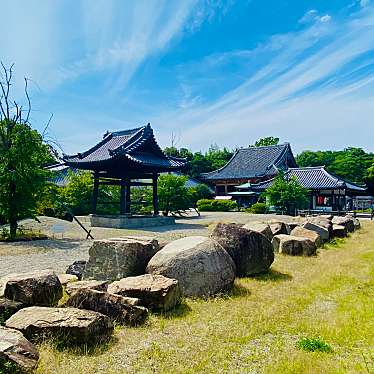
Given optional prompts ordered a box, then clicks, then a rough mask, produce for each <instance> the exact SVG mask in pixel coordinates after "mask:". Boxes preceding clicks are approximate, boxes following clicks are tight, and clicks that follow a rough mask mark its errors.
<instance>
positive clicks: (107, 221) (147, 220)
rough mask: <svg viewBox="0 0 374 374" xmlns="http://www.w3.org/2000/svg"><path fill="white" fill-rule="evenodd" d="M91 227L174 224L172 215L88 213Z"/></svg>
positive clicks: (127, 227) (132, 227) (115, 227)
mask: <svg viewBox="0 0 374 374" xmlns="http://www.w3.org/2000/svg"><path fill="white" fill-rule="evenodd" d="M90 220H91V227H109V228H114V229H135V228H142V227H156V226H169V225H175V218H174V217H164V216H154V217H153V216H149V217H136V216H135V217H127V216H121V215H118V216H111V215H97V214H92V215H90Z"/></svg>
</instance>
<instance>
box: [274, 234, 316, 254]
mask: <svg viewBox="0 0 374 374" xmlns="http://www.w3.org/2000/svg"><path fill="white" fill-rule="evenodd" d="M272 244H273V247H274V251H276V252H279V253H283V254H287V255H292V256H312V255H315V254H316V250H317V247H316V245H315V244H314V243H313V242H312V241H311V240H309V239H307V238H300V237H297V236H291V235H276V236H274V238H273V241H272Z"/></svg>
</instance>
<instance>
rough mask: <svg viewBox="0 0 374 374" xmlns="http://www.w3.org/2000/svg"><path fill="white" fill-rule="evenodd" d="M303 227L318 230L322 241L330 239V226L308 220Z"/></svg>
mask: <svg viewBox="0 0 374 374" xmlns="http://www.w3.org/2000/svg"><path fill="white" fill-rule="evenodd" d="M302 227H303V228H304V229H306V230H309V231H314V232H316V233H317V234H318V235H319V236H320V238H321V241H322V242H327V241H329V240H330V229H329V228H328V227H323V226H320V225H318V224H316V223H313V222H306V223H304V225H303V226H302Z"/></svg>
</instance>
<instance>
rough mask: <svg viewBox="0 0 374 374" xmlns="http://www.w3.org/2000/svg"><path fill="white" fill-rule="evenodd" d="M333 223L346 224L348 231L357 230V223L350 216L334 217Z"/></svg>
mask: <svg viewBox="0 0 374 374" xmlns="http://www.w3.org/2000/svg"><path fill="white" fill-rule="evenodd" d="M332 223H333V225H339V226H344V227H345V228H346V229H347V232H353V231H355V223H354V221H353V218H352V217H350V216H346V217H334V218H333V219H332Z"/></svg>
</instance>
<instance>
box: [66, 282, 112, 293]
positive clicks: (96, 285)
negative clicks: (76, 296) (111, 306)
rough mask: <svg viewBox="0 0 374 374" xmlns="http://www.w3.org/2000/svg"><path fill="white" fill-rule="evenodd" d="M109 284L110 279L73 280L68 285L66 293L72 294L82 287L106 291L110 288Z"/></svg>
mask: <svg viewBox="0 0 374 374" xmlns="http://www.w3.org/2000/svg"><path fill="white" fill-rule="evenodd" d="M108 284H109V281H97V280H89V281H77V282H72V283H68V284H67V285H66V293H67V294H68V295H72V294H73V293H74V292H76V291H78V290H81V289H91V290H96V291H106V290H107V288H108Z"/></svg>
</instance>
